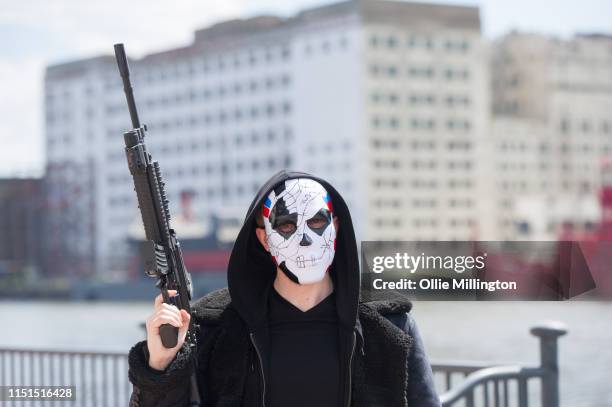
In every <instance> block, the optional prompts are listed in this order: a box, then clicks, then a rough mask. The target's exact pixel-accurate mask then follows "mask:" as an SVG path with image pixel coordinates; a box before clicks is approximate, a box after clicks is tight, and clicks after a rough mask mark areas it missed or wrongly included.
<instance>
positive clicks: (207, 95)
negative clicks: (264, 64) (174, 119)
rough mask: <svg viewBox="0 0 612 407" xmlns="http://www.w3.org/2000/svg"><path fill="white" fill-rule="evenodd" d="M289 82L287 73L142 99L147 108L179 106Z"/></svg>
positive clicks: (261, 89)
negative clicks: (259, 79) (258, 79)
mask: <svg viewBox="0 0 612 407" xmlns="http://www.w3.org/2000/svg"><path fill="white" fill-rule="evenodd" d="M290 84H291V79H290V77H289V75H286V74H285V75H280V76H277V77H272V76H270V77H267V78H265V79H263V80H261V81H257V80H255V79H251V80H247V81H243V82H234V83H233V84H231V85H229V84H220V85H218V86H214V87H213V86H211V87H207V88H202V89H190V90H189V91H185V92H177V93H175V94H174V95H161V96H158V97H156V98H153V97H150V98H146V99H145V100H144V104H145V106H146V107H147V108H156V107H163V108H165V107H168V106H179V105H181V104H191V103H196V102H199V101H211V100H223V99H224V98H226V97H238V96H242V95H245V94H248V95H251V96H252V95H256V94H258V93H259V92H260V91H265V92H266V93H268V92H270V91H273V90H277V89H282V90H286V89H287V88H288V87H289V86H290Z"/></svg>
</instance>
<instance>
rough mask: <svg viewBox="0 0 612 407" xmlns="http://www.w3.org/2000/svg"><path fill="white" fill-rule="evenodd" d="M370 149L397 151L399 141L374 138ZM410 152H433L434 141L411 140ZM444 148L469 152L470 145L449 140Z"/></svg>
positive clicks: (464, 141)
mask: <svg viewBox="0 0 612 407" xmlns="http://www.w3.org/2000/svg"><path fill="white" fill-rule="evenodd" d="M371 144H372V147H374V148H375V149H377V150H378V149H389V150H397V149H398V148H399V147H400V140H398V139H390V140H386V139H378V138H374V139H372V141H371ZM410 148H411V149H412V150H429V151H433V150H435V149H436V141H435V140H412V141H411V143H410ZM446 148H447V149H448V150H451V151H469V150H471V149H472V143H471V142H470V141H466V140H451V141H449V142H448V143H447V144H446Z"/></svg>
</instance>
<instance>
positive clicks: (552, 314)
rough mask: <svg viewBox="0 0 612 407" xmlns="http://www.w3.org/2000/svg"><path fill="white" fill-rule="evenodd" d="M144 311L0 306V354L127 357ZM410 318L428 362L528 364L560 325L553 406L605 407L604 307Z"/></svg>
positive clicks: (425, 307)
mask: <svg viewBox="0 0 612 407" xmlns="http://www.w3.org/2000/svg"><path fill="white" fill-rule="evenodd" d="M151 309H152V304H149V303H117V302H113V303H110V302H98V303H95V302H94V303H87V302H80V303H69V302H0V327H2V328H1V329H0V332H1V334H0V349H1V348H19V349H52V350H82V351H113V352H114V351H116V352H125V353H127V351H128V350H129V348H130V347H131V346H132V345H133V344H134V343H136V342H138V341H139V340H142V339H143V338H144V331H143V330H142V329H141V328H140V326H139V325H140V323H141V322H143V321H144V320H145V318H146V317H147V315H148V314H149V313H150V312H151ZM413 314H414V316H415V318H416V320H417V323H418V326H419V328H420V331H421V335H422V337H423V339H424V342H425V346H426V349H427V352H428V354H429V356H430V358H431V359H432V360H435V361H446V360H478V361H486V362H489V361H499V362H506V363H521V364H526V365H534V366H535V365H537V362H538V357H539V351H538V342H537V340H536V338H535V337H533V336H531V335H530V334H529V328H530V327H532V326H534V325H536V324H538V323H541V322H543V321H550V320H555V321H562V322H564V323H565V324H566V325H567V328H568V331H569V332H568V334H567V335H566V336H564V337H562V338H561V339H560V342H559V355H560V375H561V379H560V386H561V405H562V406H563V407H611V406H612V378H611V376H610V371H611V369H612V303H610V302H608V303H605V302H586V301H568V302H478V303H476V302H418V303H415V304H414V309H413ZM0 374H1V373H0ZM0 379H1V378H0ZM0 381H1V380H0Z"/></svg>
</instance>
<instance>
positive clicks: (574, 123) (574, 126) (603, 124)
mask: <svg viewBox="0 0 612 407" xmlns="http://www.w3.org/2000/svg"><path fill="white" fill-rule="evenodd" d="M597 130H599V131H600V132H601V133H604V134H612V121H610V120H602V121H600V122H599V123H596V122H595V121H591V120H586V119H585V120H570V119H562V120H561V122H560V123H559V131H561V133H564V134H567V133H570V132H572V131H580V132H582V133H595V132H597Z"/></svg>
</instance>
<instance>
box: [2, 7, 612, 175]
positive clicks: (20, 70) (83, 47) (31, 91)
mask: <svg viewBox="0 0 612 407" xmlns="http://www.w3.org/2000/svg"><path fill="white" fill-rule="evenodd" d="M435 2H436V3H450V4H464V5H465V4H467V5H479V6H480V9H481V18H482V25H483V31H484V35H485V36H487V37H489V38H494V37H497V36H500V35H502V34H504V33H506V32H507V31H509V30H511V29H519V30H523V31H531V32H540V33H545V34H551V35H557V36H563V37H568V36H571V35H572V34H573V33H574V32H607V33H612V0H582V1H576V0H564V1H561V0H556V1H555V0H514V1H510V0H505V1H502V0H482V1H479V2H474V1H471V2H466V1H457V0H447V1H435ZM325 3H329V1H321V0H175V1H173V2H170V1H159V0H129V1H125V0H105V1H80V0H52V1H49V0H22V1H20V2H17V1H15V0H11V1H7V0H0V91H1V96H0V115H1V116H0V117H1V120H0V176H14V175H22V176H23V175H40V174H42V169H43V165H44V141H43V140H44V131H43V121H42V117H43V114H42V113H43V102H42V89H43V74H44V68H45V66H46V65H48V64H54V63H59V62H65V61H69V60H74V59H80V58H85V57H90V56H94V55H100V54H112V45H113V44H114V43H116V42H124V43H126V44H127V48H128V50H129V52H130V55H131V56H136V57H138V56H141V55H144V54H146V53H149V52H153V51H158V50H161V49H167V48H172V47H175V46H182V45H186V44H188V43H189V42H191V40H192V36H193V31H194V30H196V29H198V28H201V27H204V26H207V25H209V24H211V23H214V22H218V21H222V20H225V19H228V18H237V17H248V16H252V15H256V14H277V15H283V16H287V15H291V14H294V13H295V12H297V11H299V10H301V9H304V8H309V7H312V6H315V5H321V4H325Z"/></svg>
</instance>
